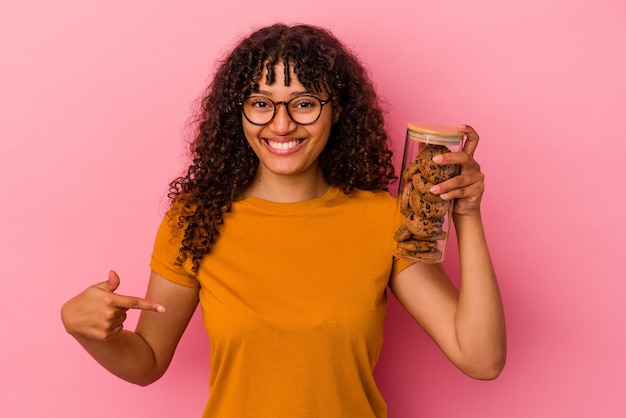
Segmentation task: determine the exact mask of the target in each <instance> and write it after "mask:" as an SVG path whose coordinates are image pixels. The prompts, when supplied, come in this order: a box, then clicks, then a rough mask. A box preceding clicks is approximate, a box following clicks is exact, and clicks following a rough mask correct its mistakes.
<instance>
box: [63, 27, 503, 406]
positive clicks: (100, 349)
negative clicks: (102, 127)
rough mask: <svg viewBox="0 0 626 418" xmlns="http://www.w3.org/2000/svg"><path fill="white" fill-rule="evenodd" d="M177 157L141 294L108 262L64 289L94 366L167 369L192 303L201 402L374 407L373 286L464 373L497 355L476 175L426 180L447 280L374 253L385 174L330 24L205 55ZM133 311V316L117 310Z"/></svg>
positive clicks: (384, 149)
mask: <svg viewBox="0 0 626 418" xmlns="http://www.w3.org/2000/svg"><path fill="white" fill-rule="evenodd" d="M202 104H203V106H202V113H201V115H200V117H199V122H198V133H197V137H196V138H195V141H194V142H193V145H192V155H193V162H192V164H191V165H190V167H189V169H188V171H187V173H186V175H184V176H182V177H180V178H178V179H176V180H175V181H173V182H172V183H171V185H170V186H171V189H170V197H171V198H172V208H171V209H170V211H169V212H168V214H167V216H166V217H165V219H164V221H163V223H162V224H161V227H160V229H159V232H158V234H157V238H156V243H155V247H154V252H153V257H152V262H151V268H152V274H151V277H150V282H149V284H148V290H147V295H146V298H145V299H143V298H138V297H131V296H123V295H119V294H117V293H115V290H116V288H117V287H118V285H119V282H120V279H119V277H118V276H117V275H116V274H115V273H114V272H111V273H110V274H109V277H108V280H107V281H105V282H102V283H99V284H96V285H94V286H92V287H90V288H88V289H87V290H85V291H84V292H83V293H81V294H79V295H78V296H76V297H74V298H73V299H71V300H70V301H68V302H67V303H66V304H65V305H64V306H63V309H62V318H63V322H64V324H65V327H66V329H67V331H68V332H69V333H70V334H71V335H73V336H74V337H75V338H76V339H77V340H78V342H79V343H80V344H82V346H83V347H84V348H85V349H86V350H87V351H88V352H89V353H90V354H91V355H92V356H93V357H94V358H95V359H96V360H97V361H98V362H99V363H100V364H102V365H103V366H104V367H105V368H107V369H108V370H110V371H111V372H112V373H114V374H116V375H117V376H119V377H121V378H123V379H125V380H127V381H129V382H133V383H136V384H140V385H147V384H150V383H152V382H154V381H155V380H157V379H159V377H161V376H162V375H163V373H164V372H165V370H166V369H167V367H168V365H169V363H170V360H171V359H172V356H173V354H174V351H175V348H176V345H177V343H178V341H179V339H180V337H181V335H182V333H183V331H184V330H185V328H186V326H187V324H188V322H189V320H190V318H191V316H192V314H193V312H194V310H195V308H196V306H197V304H198V303H200V304H201V307H202V311H203V319H204V323H205V327H206V329H207V332H208V335H209V339H210V341H211V353H210V355H211V378H210V389H211V394H210V397H209V401H208V403H207V407H206V409H205V413H204V416H206V417H231V416H232V417H248V416H250V417H266V416H267V417H280V416H289V417H296V416H297V417H366V416H370V417H385V416H386V415H387V413H386V404H385V402H384V400H383V399H382V397H381V395H380V393H379V391H378V389H377V388H376V384H375V382H374V379H373V375H372V370H373V368H374V366H375V364H376V361H377V359H378V355H379V352H380V348H381V344H382V326H383V317H384V313H385V308H386V289H387V288H390V289H391V291H392V292H393V293H394V295H395V296H396V298H397V299H398V300H399V301H400V303H401V304H402V305H403V306H404V307H405V308H406V309H407V311H408V312H409V313H410V314H411V315H412V316H413V317H414V318H415V320H416V321H417V322H418V323H419V324H420V325H421V326H422V327H423V328H424V329H425V330H426V332H427V333H428V334H429V335H430V336H431V337H432V339H433V340H434V341H435V343H437V345H438V346H439V347H440V348H441V350H442V351H443V352H444V354H445V355H446V356H447V357H448V358H449V359H450V360H451V361H452V362H453V363H454V364H455V365H456V366H457V367H458V368H459V369H461V370H462V371H463V372H465V373H466V374H468V375H469V376H471V377H474V378H477V379H493V378H495V377H497V376H498V374H499V373H500V371H501V370H502V367H503V365H504V359H505V353H506V344H505V327H504V319H503V313H502V305H501V300H500V296H499V291H498V286H497V282H496V277H495V274H494V271H493V267H492V264H491V261H490V257H489V253H488V250H487V246H486V243H485V237H484V233H483V228H482V223H481V216H480V200H481V196H482V193H483V174H482V173H481V172H480V168H479V165H478V164H477V163H476V161H474V159H473V157H472V155H473V153H474V150H475V149H476V145H477V143H478V135H477V134H476V132H475V131H474V130H473V129H472V128H471V127H469V126H463V127H460V128H459V129H460V131H462V132H464V133H465V134H466V136H467V140H466V145H465V148H464V150H463V152H458V153H447V154H444V155H442V156H440V157H439V159H438V160H437V161H436V162H437V163H439V164H458V165H460V166H461V174H460V175H458V176H457V177H455V178H453V179H450V180H448V181H446V182H443V183H440V184H438V185H436V186H435V187H434V188H433V189H432V192H433V193H436V194H439V195H440V196H441V197H442V198H443V199H457V200H456V204H455V205H454V213H453V218H454V224H455V228H456V230H457V236H458V245H459V253H460V259H461V276H462V278H461V280H462V286H461V289H462V290H461V292H460V293H459V292H458V291H457V290H456V288H455V287H454V286H453V285H452V283H451V282H450V280H449V278H448V277H447V275H446V273H445V272H444V270H443V269H442V267H441V265H440V264H413V263H410V262H407V261H405V260H399V259H396V260H394V259H393V258H392V257H391V255H390V254H391V249H392V246H393V240H392V237H393V232H394V225H393V224H392V222H390V220H391V219H393V218H394V214H395V211H396V204H395V201H394V199H393V198H392V197H391V196H390V195H389V194H388V193H387V192H386V187H387V186H388V184H389V183H390V182H391V181H393V180H394V179H395V176H394V170H393V167H392V165H391V153H390V151H389V149H388V146H387V135H386V132H385V128H384V120H383V117H382V112H381V110H380V107H379V105H378V102H377V97H376V94H375V91H374V89H373V87H372V83H371V82H370V80H369V78H368V76H367V74H366V72H365V71H364V69H363V67H362V65H361V64H360V63H359V61H358V60H357V59H356V58H355V57H354V56H353V55H352V54H351V53H350V52H349V51H347V50H346V48H345V47H344V46H343V45H342V44H341V43H340V42H339V41H338V40H337V39H336V38H334V37H333V36H332V35H331V34H330V33H329V32H327V31H325V30H323V29H320V28H316V27H311V26H306V25H297V26H292V27H290V26H286V25H273V26H270V27H266V28H263V29H260V30H258V31H256V32H254V33H252V34H251V35H250V36H249V37H248V38H246V39H244V40H243V41H241V43H240V44H239V45H238V46H237V47H235V48H234V50H233V51H232V52H231V53H230V54H229V55H228V56H227V57H226V59H225V60H224V61H223V62H222V63H221V65H220V67H219V68H218V71H217V73H216V74H215V77H214V79H213V81H212V83H211V85H210V86H209V88H208V91H207V94H206V97H205V99H204V100H203V103H202ZM133 308H137V309H141V310H142V312H141V316H140V319H139V322H138V324H137V327H136V329H135V331H128V330H124V329H123V322H124V319H125V317H126V311H127V310H128V309H133Z"/></svg>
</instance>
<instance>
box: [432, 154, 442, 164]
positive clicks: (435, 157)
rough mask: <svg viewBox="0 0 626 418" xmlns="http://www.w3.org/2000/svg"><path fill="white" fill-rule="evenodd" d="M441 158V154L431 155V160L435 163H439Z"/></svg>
mask: <svg viewBox="0 0 626 418" xmlns="http://www.w3.org/2000/svg"><path fill="white" fill-rule="evenodd" d="M442 160H443V156H441V155H435V156H434V157H433V161H434V162H436V163H440V162H441V161H442Z"/></svg>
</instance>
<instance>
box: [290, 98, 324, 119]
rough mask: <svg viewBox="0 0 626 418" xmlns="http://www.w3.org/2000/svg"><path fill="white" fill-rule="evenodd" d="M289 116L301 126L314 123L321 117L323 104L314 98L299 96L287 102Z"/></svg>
mask: <svg viewBox="0 0 626 418" xmlns="http://www.w3.org/2000/svg"><path fill="white" fill-rule="evenodd" d="M287 106H288V109H289V115H290V116H291V118H292V119H293V120H294V122H296V123H299V124H301V125H306V124H309V123H313V122H315V121H316V120H317V118H319V117H320V113H321V111H322V104H321V103H320V99H318V98H317V97H313V96H298V97H294V98H293V99H291V100H289V101H288V102H287Z"/></svg>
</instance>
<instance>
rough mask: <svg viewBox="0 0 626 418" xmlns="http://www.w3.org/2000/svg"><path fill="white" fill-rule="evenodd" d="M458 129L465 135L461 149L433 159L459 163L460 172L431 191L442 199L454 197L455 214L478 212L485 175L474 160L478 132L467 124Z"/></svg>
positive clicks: (447, 162)
mask: <svg viewBox="0 0 626 418" xmlns="http://www.w3.org/2000/svg"><path fill="white" fill-rule="evenodd" d="M458 129H459V132H464V133H465V135H466V140H465V145H464V147H463V149H462V150H461V151H460V152H448V153H445V154H441V155H437V156H435V157H434V158H433V160H434V161H435V162H436V163H437V164H458V165H460V166H461V171H460V174H459V175H457V176H455V177H453V178H451V179H449V180H446V181H444V182H442V183H439V184H437V185H435V186H433V187H432V188H431V192H432V193H434V194H438V195H439V196H441V198H442V199H444V200H451V199H456V201H455V202H454V209H453V213H454V214H455V215H468V214H471V213H479V212H480V201H481V198H482V196H483V192H484V190H485V175H484V174H483V173H482V172H481V171H480V165H479V164H478V163H477V162H476V160H474V151H475V150H476V147H477V146H478V133H476V131H475V130H474V128H472V127H471V126H468V125H461V126H459V127H458Z"/></svg>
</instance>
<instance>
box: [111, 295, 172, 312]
mask: <svg viewBox="0 0 626 418" xmlns="http://www.w3.org/2000/svg"><path fill="white" fill-rule="evenodd" d="M118 296H119V299H118V302H117V306H118V307H120V308H124V309H141V310H143V311H153V312H165V307H164V306H163V305H161V304H160V303H156V302H152V301H150V300H148V299H143V298H138V297H134V296H122V295H118Z"/></svg>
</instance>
